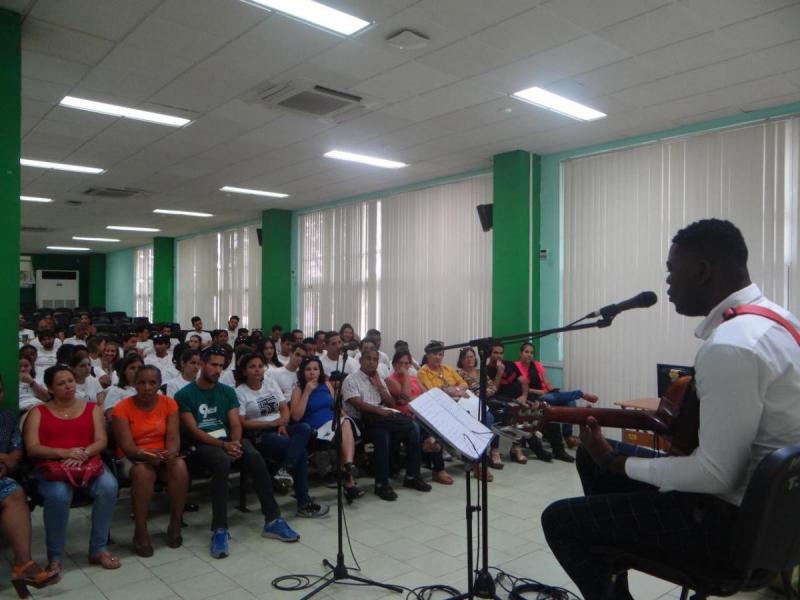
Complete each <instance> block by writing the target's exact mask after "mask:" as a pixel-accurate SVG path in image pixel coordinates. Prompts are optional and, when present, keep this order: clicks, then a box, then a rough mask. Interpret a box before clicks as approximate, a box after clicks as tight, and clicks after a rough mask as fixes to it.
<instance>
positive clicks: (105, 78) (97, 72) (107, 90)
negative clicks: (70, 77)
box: [73, 67, 165, 104]
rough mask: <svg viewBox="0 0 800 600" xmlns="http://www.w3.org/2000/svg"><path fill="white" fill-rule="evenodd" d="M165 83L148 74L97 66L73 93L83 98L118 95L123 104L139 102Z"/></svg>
mask: <svg viewBox="0 0 800 600" xmlns="http://www.w3.org/2000/svg"><path fill="white" fill-rule="evenodd" d="M164 83H165V82H164V81H163V80H158V79H152V78H150V77H147V76H146V75H141V74H135V73H123V72H122V71H114V70H112V69H104V68H100V67H95V68H94V69H92V70H91V71H89V74H88V75H86V76H85V77H84V78H83V79H82V80H81V82H80V83H79V84H78V85H77V87H76V88H75V89H74V90H73V94H74V95H75V96H78V97H82V98H93V97H94V96H95V95H96V94H104V95H107V96H115V97H117V99H118V101H119V102H121V103H123V104H125V103H133V104H138V103H140V102H142V101H143V100H145V99H146V98H149V97H150V96H152V95H153V94H154V93H156V92H157V91H158V90H160V89H161V88H162V87H164Z"/></svg>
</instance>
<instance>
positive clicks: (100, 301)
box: [89, 254, 106, 308]
mask: <svg viewBox="0 0 800 600" xmlns="http://www.w3.org/2000/svg"><path fill="white" fill-rule="evenodd" d="M94 307H102V308H106V255H105V254H90V255H89V308H94Z"/></svg>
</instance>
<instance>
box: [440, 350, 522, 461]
mask: <svg viewBox="0 0 800 600" xmlns="http://www.w3.org/2000/svg"><path fill="white" fill-rule="evenodd" d="M456 367H457V369H456V373H458V374H459V375H461V377H462V379H463V380H464V381H466V382H467V385H468V386H469V391H470V392H472V393H473V394H475V395H476V396H478V397H480V393H481V373H480V370H479V369H478V356H477V354H475V350H473V349H472V348H462V349H461V351H460V352H459V353H458V361H457V362H456ZM497 379H498V378H497V376H495V378H494V379H492V378H488V379H487V381H486V400H487V401H488V400H489V399H490V398H494V396H495V394H497ZM486 406H487V408H488V406H489V404H488V402H487V405H486ZM493 416H496V415H493ZM519 450H520V451H522V448H519ZM512 452H513V449H512ZM523 456H524V454H523ZM526 460H527V458H526ZM489 466H491V467H492V468H494V469H502V468H503V467H504V466H505V465H504V464H503V459H502V458H501V457H500V446H499V439H498V438H497V437H495V438H493V439H492V446H491V450H490V451H489Z"/></svg>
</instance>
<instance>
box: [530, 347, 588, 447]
mask: <svg viewBox="0 0 800 600" xmlns="http://www.w3.org/2000/svg"><path fill="white" fill-rule="evenodd" d="M523 346H524V347H523V349H522V350H521V351H520V359H519V361H518V362H517V363H515V364H516V367H517V370H518V371H519V372H520V374H521V375H522V378H523V379H524V380H525V383H527V384H528V398H529V399H530V400H534V399H538V400H542V401H544V402H547V403H548V404H551V405H553V406H573V407H574V406H575V405H576V400H581V399H583V400H586V401H587V402H591V403H595V402H597V396H595V395H594V394H589V393H586V392H583V391H582V390H570V391H566V392H562V391H561V390H559V389H557V388H555V387H554V386H552V385H550V382H549V381H547V375H546V373H545V370H544V365H542V363H541V362H539V361H538V360H535V350H534V348H533V345H531V344H524V345H523ZM531 363H532V364H533V367H534V369H533V370H532V369H531V368H530V365H531ZM561 433H562V435H563V436H564V441H566V443H567V445H568V446H570V447H571V448H575V447H577V446H578V445H580V440H578V438H576V437H575V436H574V435H573V434H572V425H571V424H569V423H564V424H563V425H562V426H561ZM567 462H571V461H567Z"/></svg>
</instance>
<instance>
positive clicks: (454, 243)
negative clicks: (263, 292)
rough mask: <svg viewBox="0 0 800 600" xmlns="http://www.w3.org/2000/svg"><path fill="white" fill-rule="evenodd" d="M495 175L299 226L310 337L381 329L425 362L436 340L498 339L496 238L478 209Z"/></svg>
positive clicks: (337, 210) (303, 310) (316, 217)
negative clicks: (347, 327)
mask: <svg viewBox="0 0 800 600" xmlns="http://www.w3.org/2000/svg"><path fill="white" fill-rule="evenodd" d="M491 198H492V177H491V175H480V176H477V177H472V178H470V179H466V180H462V181H458V182H454V183H448V184H445V185H440V186H435V187H431V188H426V189H422V190H417V191H413V192H406V193H402V194H396V195H393V196H387V197H382V198H379V199H377V200H372V201H369V202H355V203H352V204H347V205H343V206H338V207H333V208H327V209H323V210H318V211H313V212H310V213H307V214H304V215H301V216H300V218H299V219H298V221H297V227H298V230H297V234H298V239H299V240H300V248H299V271H300V273H299V294H298V299H297V301H298V314H299V320H300V323H299V325H300V327H301V328H302V329H303V330H304V331H306V332H310V331H314V330H317V329H324V330H328V329H338V328H339V326H340V325H341V324H342V323H344V322H349V323H351V324H352V325H353V327H354V328H355V329H356V331H357V332H358V333H359V334H361V335H363V334H364V333H365V332H366V330H367V329H369V328H373V327H374V328H376V329H379V330H380V331H381V333H382V334H383V339H384V340H385V345H386V346H387V347H386V351H387V352H388V353H389V354H390V355H391V351H392V348H391V347H390V346H389V344H391V343H393V342H394V341H395V340H397V339H403V340H405V341H407V342H409V344H410V345H411V349H412V352H413V353H414V354H415V355H417V356H419V355H420V353H421V351H422V348H423V346H424V345H425V344H426V343H427V342H428V341H429V340H431V339H439V340H442V341H445V342H448V343H449V342H458V341H463V340H466V339H470V338H472V337H478V336H486V335H489V334H490V331H491V312H492V277H491V268H492V234H491V232H489V233H485V232H483V231H482V229H481V227H480V223H479V221H478V217H477V214H476V211H475V207H476V206H477V205H478V204H486V203H490V202H491Z"/></svg>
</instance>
